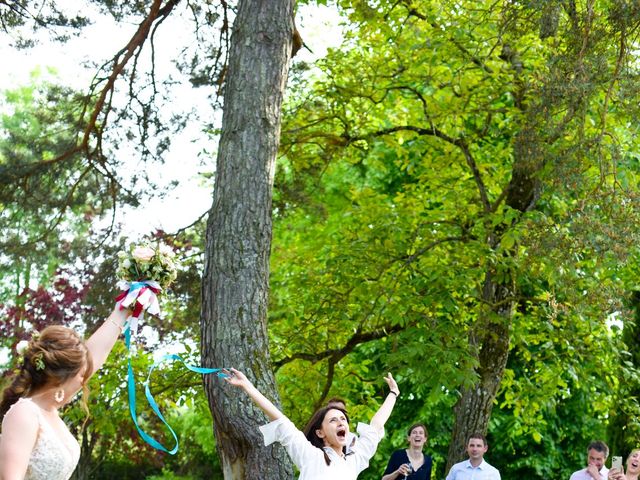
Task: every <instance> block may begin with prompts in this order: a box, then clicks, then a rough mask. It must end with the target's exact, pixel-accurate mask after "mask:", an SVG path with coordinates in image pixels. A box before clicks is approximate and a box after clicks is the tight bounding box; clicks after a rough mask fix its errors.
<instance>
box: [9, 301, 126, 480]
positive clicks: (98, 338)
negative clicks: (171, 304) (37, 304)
mask: <svg viewBox="0 0 640 480" xmlns="http://www.w3.org/2000/svg"><path fill="white" fill-rule="evenodd" d="M127 316H128V311H127V310H120V306H119V304H117V305H116V307H115V308H114V310H113V312H112V313H111V315H110V316H109V318H107V320H106V321H105V322H104V323H103V324H102V325H101V326H100V328H98V330H96V332H95V333H94V334H93V335H92V336H91V337H90V338H89V339H88V340H87V341H86V342H85V341H83V339H82V338H81V337H80V335H78V334H77V333H76V332H75V331H74V330H72V329H70V328H67V327H63V326H61V325H52V326H49V327H47V328H45V329H44V330H43V331H42V332H41V333H40V334H39V335H34V336H33V337H32V339H31V341H30V342H29V345H28V347H27V349H26V351H25V352H24V357H23V361H22V364H21V365H20V366H19V369H18V371H17V372H16V374H15V376H14V377H13V379H12V382H11V384H10V385H9V386H8V387H7V388H6V389H5V390H4V392H3V395H2V400H1V401H0V420H2V435H0V480H22V479H25V480H67V479H68V478H70V477H71V474H72V473H73V471H74V470H75V468H76V465H77V463H78V459H79V458H80V445H79V444H78V442H77V440H76V439H75V438H74V437H73V435H71V432H69V429H68V428H67V426H66V425H65V423H64V422H63V421H62V419H61V418H60V416H59V414H58V409H60V408H61V407H62V406H64V405H65V404H67V403H69V402H70V401H71V400H72V399H73V397H74V395H75V394H76V393H77V392H78V391H79V390H80V389H82V390H83V391H84V393H85V394H86V393H88V391H87V381H88V380H89V378H90V377H91V375H93V374H94V373H95V372H96V371H97V370H98V369H99V368H100V367H101V366H102V364H103V363H104V362H105V360H106V359H107V356H108V355H109V352H110V351H111V349H112V348H113V346H114V344H115V342H116V340H117V338H118V336H119V335H120V333H121V331H122V328H123V326H124V323H125V321H126V319H127ZM86 397H87V396H86V395H83V397H82V401H81V403H82V406H83V408H84V409H85V411H86V412H88V409H87V404H86Z"/></svg>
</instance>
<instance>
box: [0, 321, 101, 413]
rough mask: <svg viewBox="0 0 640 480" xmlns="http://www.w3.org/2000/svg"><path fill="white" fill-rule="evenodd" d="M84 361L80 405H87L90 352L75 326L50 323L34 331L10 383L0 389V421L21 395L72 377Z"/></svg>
mask: <svg viewBox="0 0 640 480" xmlns="http://www.w3.org/2000/svg"><path fill="white" fill-rule="evenodd" d="M85 365H86V367H87V368H86V371H85V376H84V379H83V382H82V390H83V393H84V395H83V396H82V401H81V403H82V407H83V409H84V410H85V412H87V413H88V412H89V410H88V408H87V403H86V402H87V396H88V394H89V390H88V388H87V385H86V384H87V380H88V379H89V377H90V376H91V372H92V371H93V362H92V361H91V354H90V353H89V350H88V349H87V346H86V345H85V344H84V341H83V339H82V337H80V335H78V333H76V331H75V330H73V329H71V328H67V327H63V326H62V325H51V326H49V327H47V328H45V329H44V330H42V332H41V333H40V334H39V335H34V336H33V337H32V338H31V340H30V341H29V346H28V347H27V348H26V350H25V352H24V358H23V360H22V364H21V365H19V366H18V371H17V372H16V374H15V375H14V377H13V379H12V381H11V383H10V384H9V386H8V387H7V388H5V389H4V392H3V393H2V401H0V421H1V420H2V419H3V418H4V416H5V414H6V413H7V412H8V411H9V408H11V405H13V404H14V403H16V402H17V401H18V399H20V398H22V397H28V396H29V395H31V394H32V393H34V392H37V391H38V390H40V389H41V388H44V387H56V386H59V385H62V384H63V383H64V382H66V381H67V380H69V379H70V378H73V377H74V376H76V375H77V374H78V372H79V371H80V370H81V369H82V367H84V366H85Z"/></svg>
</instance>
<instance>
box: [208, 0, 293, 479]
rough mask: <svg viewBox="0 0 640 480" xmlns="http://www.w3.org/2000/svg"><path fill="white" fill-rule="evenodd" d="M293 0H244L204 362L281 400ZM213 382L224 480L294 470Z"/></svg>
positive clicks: (229, 84)
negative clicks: (277, 218) (272, 270)
mask: <svg viewBox="0 0 640 480" xmlns="http://www.w3.org/2000/svg"><path fill="white" fill-rule="evenodd" d="M293 6H294V1H293V0H253V1H247V0H241V1H239V2H238V10H237V16H236V19H235V22H234V25H233V33H232V36H231V46H230V53H229V68H228V73H227V77H226V85H225V90H224V108H223V119H222V133H221V137H220V145H219V151H218V158H217V163H216V173H215V174H216V181H215V187H214V194H213V205H212V208H211V211H210V213H209V219H208V224H207V240H206V253H205V255H206V258H205V266H204V278H203V284H202V313H201V330H202V340H201V347H202V361H203V365H205V366H208V367H234V368H237V369H239V370H242V371H244V372H245V373H246V374H247V377H248V378H249V379H250V380H251V381H252V382H253V383H254V384H255V385H256V387H257V388H258V389H259V390H260V391H262V392H263V393H264V394H265V395H266V396H267V397H268V398H270V399H272V400H273V401H274V402H275V403H276V404H278V403H279V399H278V393H277V390H276V383H275V377H274V374H273V371H272V368H271V360H270V355H269V345H268V337H267V326H266V323H267V321H266V319H267V305H268V289H269V255H270V249H271V229H272V220H271V207H272V190H273V177H274V170H275V160H276V155H277V151H278V144H279V137H280V123H281V104H282V98H283V93H284V89H285V85H286V81H287V74H288V65H289V60H290V55H291V42H292V35H293ZM204 383H205V389H206V392H207V396H208V399H209V406H210V408H211V411H212V414H213V419H214V433H215V438H216V442H217V448H218V453H219V455H220V459H221V462H222V468H223V472H224V478H225V480H230V479H234V480H240V479H251V480H255V479H265V480H269V479H273V480H282V479H288V478H293V468H292V466H291V462H290V460H289V458H288V456H287V455H286V452H285V451H284V450H283V449H282V447H280V446H279V445H276V446H270V447H264V446H263V440H262V435H261V434H260V432H259V430H258V426H259V425H261V424H263V423H265V416H264V415H263V414H262V412H260V411H259V409H257V408H256V407H255V406H254V405H253V403H252V402H251V400H250V399H249V398H247V397H246V396H245V395H244V393H243V392H242V391H240V390H237V389H234V388H232V387H230V386H228V385H226V384H225V383H224V382H223V381H222V380H220V379H218V378H217V377H215V376H206V377H205V380H204Z"/></svg>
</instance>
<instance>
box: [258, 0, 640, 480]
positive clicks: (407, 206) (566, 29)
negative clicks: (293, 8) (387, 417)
mask: <svg viewBox="0 0 640 480" xmlns="http://www.w3.org/2000/svg"><path fill="white" fill-rule="evenodd" d="M597 3H598V8H596V10H594V11H597V12H598V13H597V14H595V15H594V17H593V19H592V24H591V25H590V28H591V29H592V30H590V31H586V30H584V29H582V27H581V26H580V25H579V24H577V23H576V22H577V21H578V19H579V18H583V17H582V15H583V14H584V11H580V12H574V13H573V14H572V13H571V12H570V11H567V10H566V9H557V10H554V9H546V8H537V7H536V6H535V5H533V4H531V5H530V4H527V5H525V4H513V3H510V4H504V5H502V4H501V5H497V4H495V2H466V3H465V2H462V3H460V2H455V3H454V2H438V3H436V2H428V1H424V2H386V1H379V2H347V1H345V2H341V5H342V6H343V7H345V8H347V9H348V12H349V20H350V22H351V25H352V28H351V29H349V31H348V32H347V36H346V37H347V40H346V42H345V44H344V45H343V46H342V47H341V48H340V49H336V50H333V51H331V52H330V54H329V55H328V57H327V58H326V59H325V60H323V61H322V62H321V63H320V67H321V69H322V74H321V75H319V76H317V77H315V78H312V77H307V78H305V79H302V80H301V81H299V82H297V83H295V84H294V85H295V88H296V89H295V90H294V91H293V92H292V93H291V95H290V100H289V104H288V105H289V115H288V117H287V118H286V121H285V125H284V126H283V132H284V134H283V152H284V156H283V158H282V160H281V164H280V170H279V172H278V176H277V178H276V186H277V195H276V199H275V202H276V206H277V210H276V213H277V216H276V223H275V240H274V244H273V245H274V246H273V254H272V305H271V309H270V328H271V333H272V335H273V339H272V344H271V346H272V352H273V355H274V358H275V362H276V365H277V366H278V367H279V368H280V369H279V372H278V374H279V377H278V378H279V380H280V381H281V385H283V386H282V391H283V395H284V397H285V400H284V401H285V407H286V410H287V411H300V409H303V411H304V415H302V416H301V420H303V419H304V417H305V416H308V415H309V413H310V409H311V408H312V407H313V406H314V405H316V406H317V405H319V404H321V403H322V402H323V401H324V400H325V399H326V398H327V397H330V396H332V395H334V394H337V395H340V396H344V397H346V398H347V399H348V400H349V403H350V405H354V406H355V405H357V404H359V403H361V402H369V400H367V399H368V398H369V397H370V394H372V393H374V392H373V391H371V390H370V389H369V388H368V385H370V384H371V382H374V381H375V380H378V379H379V378H381V375H382V373H383V372H385V371H387V370H391V371H394V372H397V373H398V375H399V377H400V378H401V390H403V388H404V386H405V385H407V386H409V389H410V392H411V393H412V395H414V396H415V398H416V399H417V403H418V404H419V405H425V409H426V410H424V412H425V413H424V418H425V419H426V420H427V421H428V422H429V421H433V422H435V424H436V425H438V430H437V431H438V432H439V436H438V437H437V438H438V440H437V441H434V442H433V443H431V448H433V452H434V455H435V457H436V458H437V459H442V458H443V456H444V455H445V452H444V450H445V448H446V446H447V435H446V430H447V429H449V431H450V429H451V426H452V424H453V414H452V412H451V406H452V405H453V404H455V402H456V401H457V399H458V396H459V394H460V393H459V392H460V389H461V388H464V387H469V386H471V385H473V384H474V383H475V382H476V381H477V379H478V377H479V376H480V375H481V372H479V370H478V368H479V365H478V355H477V353H478V351H477V350H476V349H475V348H474V346H475V344H474V343H473V340H472V339H473V338H477V337H475V334H476V333H477V332H482V333H485V332H487V328H489V327H487V325H491V324H493V323H496V322H497V323H499V322H502V321H508V322H509V327H510V328H509V331H510V335H511V342H510V344H511V351H510V358H509V363H508V365H507V370H506V371H505V376H504V379H503V382H502V386H501V390H500V392H499V395H498V397H497V399H496V404H495V406H494V416H493V420H492V421H491V423H490V443H491V444H492V449H491V452H492V453H491V454H490V455H489V458H490V459H494V458H495V462H492V463H495V464H496V465H498V466H499V467H501V469H502V470H503V475H504V476H505V477H512V476H513V477H514V478H515V477H516V476H518V475H521V476H527V477H528V478H543V477H547V476H549V475H550V474H553V475H554V476H555V475H557V474H558V472H563V473H566V472H570V471H572V470H575V469H577V467H578V466H580V465H582V464H583V463H584V458H583V456H584V455H583V454H582V452H583V449H582V448H576V445H580V446H582V445H585V446H586V444H587V443H588V442H589V441H590V440H592V439H593V436H594V435H597V436H601V437H604V436H605V432H606V424H607V423H608V422H609V421H610V419H611V416H612V413H613V412H612V409H613V408H614V404H615V398H616V396H615V393H614V392H615V391H616V389H618V387H619V381H618V379H617V375H611V374H609V373H608V372H613V371H616V370H617V369H618V368H619V361H620V357H619V356H618V351H620V350H622V351H624V350H625V347H624V345H623V344H622V343H621V337H620V335H619V332H618V331H617V330H616V329H615V328H612V327H611V324H610V322H609V321H608V319H609V318H611V316H612V315H615V316H617V318H618V319H619V320H620V321H621V322H624V323H625V324H626V323H628V322H630V320H631V317H630V315H629V313H628V309H627V308H625V306H624V304H623V302H622V299H623V298H624V296H625V293H626V292H627V291H628V290H629V287H630V286H631V285H632V284H635V281H634V282H633V283H629V281H628V280H627V279H625V278H624V277H625V275H628V274H626V273H625V262H626V261H628V259H629V258H630V254H629V252H630V251H631V248H632V247H633V245H634V244H636V242H637V241H638V231H637V227H636V225H638V208H637V207H638V192H637V182H636V180H637V176H638V173H639V170H638V164H637V161H636V152H637V151H638V143H637V138H638V137H637V126H636V125H635V124H634V123H633V122H632V121H631V117H630V116H629V115H630V114H631V113H630V112H633V111H635V110H636V106H635V105H632V102H629V101H628V99H629V98H631V97H628V95H629V94H630V92H635V91H636V90H637V88H638V86H637V84H636V74H635V71H634V67H633V65H632V64H631V63H630V62H629V61H628V58H627V57H624V55H623V57H620V52H619V51H618V46H619V42H618V40H619V39H620V38H623V37H622V36H623V35H625V31H624V29H623V28H622V27H620V24H619V23H618V22H634V25H635V24H636V23H637V21H638V18H637V17H635V18H634V19H633V20H631V19H630V18H628V17H626V18H624V19H623V18H622V17H618V16H617V15H618V14H619V12H618V11H617V10H616V8H617V4H612V3H610V2H597ZM572 15H573V16H572ZM556 21H557V22H556ZM625 24H626V25H628V23H625ZM543 27H544V29H546V30H545V31H544V32H542V31H541V29H543ZM552 27H553V28H552ZM543 33H544V35H543ZM585 36H587V37H588V40H589V42H591V43H589V44H588V48H587V47H585V43H584V41H585ZM580 48H582V50H580ZM623 54H624V52H623ZM621 58H622V60H620V59H621ZM631 95H633V94H631ZM614 99H615V101H614ZM618 102H620V103H618ZM523 172H526V175H525V174H523ZM519 176H522V178H527V181H529V182H531V185H533V187H532V188H531V190H530V192H531V196H530V197H526V198H525V197H518V194H517V192H518V190H516V189H517V188H521V186H522V184H520V185H519V184H518V183H517V181H518V178H519ZM628 179H631V180H630V181H629V180H628ZM527 188H529V187H527ZM522 191H524V187H522ZM487 275H490V276H491V278H492V279H493V281H494V282H495V284H497V285H507V286H508V288H510V289H512V294H511V295H510V296H509V297H508V298H507V299H506V300H505V305H507V303H506V302H511V304H512V305H513V308H512V310H511V313H510V314H509V315H508V316H507V317H502V316H500V315H498V314H497V312H499V311H500V305H494V304H487V301H486V299H485V297H484V295H485V293H486V292H485V291H484V290H483V289H484V288H485V286H486V279H487ZM504 318H506V320H504ZM380 332H383V333H382V334H380ZM363 342H368V343H366V344H363ZM478 348H481V346H480V345H478ZM364 352H366V353H364ZM623 355H624V354H623ZM626 372H627V373H625V376H626V375H633V368H631V367H629V368H627V369H626ZM498 374H500V373H496V375H498ZM362 383H364V385H365V387H364V388H362V390H363V391H362V392H360V391H359V390H360V388H359V387H358V385H362ZM414 389H415V390H414ZM303 392H307V393H306V394H304V395H303V394H302V393H303ZM308 392H318V393H317V394H315V395H313V396H312V397H310V396H309V393H308ZM309 403H311V404H312V405H311V406H309V405H308V404H309ZM427 406H428V407H427ZM429 408H433V409H434V410H433V411H434V412H437V413H434V414H432V415H429V412H430V410H429ZM416 411H421V410H419V409H415V408H414V409H412V410H411V411H409V412H402V410H401V409H400V410H399V412H396V413H394V417H393V418H392V420H391V422H392V426H391V428H392V429H393V428H394V427H395V428H398V429H403V426H406V425H408V424H410V423H412V422H413V421H414V420H415V412H416ZM396 415H397V417H396ZM396 418H397V420H396ZM569 419H580V420H577V421H576V420H569ZM566 422H572V424H571V425H570V426H569V425H567V426H565V423H566ZM428 425H429V423H428ZM440 429H442V430H440ZM434 438H435V437H434ZM398 447H399V445H395V448H398ZM391 450H392V448H389V447H387V446H385V445H383V446H381V452H383V453H384V452H386V453H389V452H390V451H391ZM567 451H571V454H566V452H567ZM552 452H560V453H552ZM562 453H565V454H564V455H563V454H562ZM514 459H516V460H514ZM375 462H377V460H376V461H375ZM438 464H439V466H438V467H437V469H438V478H440V477H441V476H443V475H444V473H445V472H444V471H443V469H444V464H443V462H442V461H440V462H438ZM378 465H379V466H381V463H378ZM380 472H381V469H380V468H378V469H377V471H375V472H372V473H370V474H369V473H367V474H365V475H364V476H363V478H378V477H379V473H380ZM376 475H378V477H376Z"/></svg>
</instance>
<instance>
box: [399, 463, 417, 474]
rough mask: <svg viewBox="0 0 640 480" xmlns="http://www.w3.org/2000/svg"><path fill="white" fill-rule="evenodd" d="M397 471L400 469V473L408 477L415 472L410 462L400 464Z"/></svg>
mask: <svg viewBox="0 0 640 480" xmlns="http://www.w3.org/2000/svg"><path fill="white" fill-rule="evenodd" d="M397 471H398V475H402V476H403V477H406V476H408V475H409V474H410V473H412V472H413V468H411V467H410V464H408V463H403V464H402V465H400V467H399V468H398V470H397Z"/></svg>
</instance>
